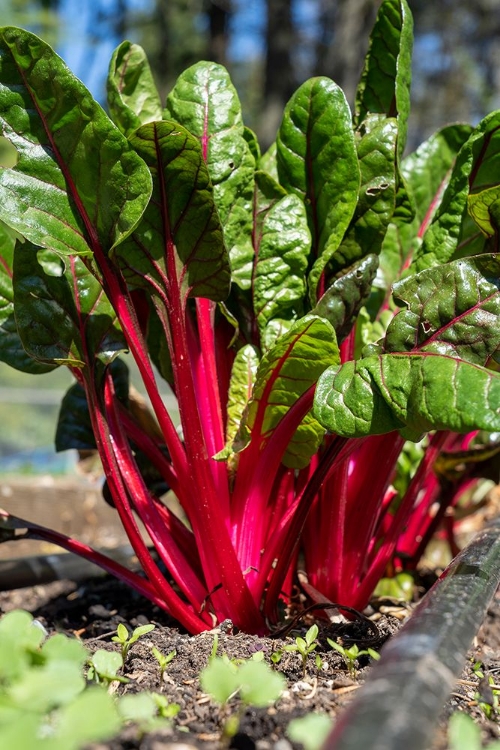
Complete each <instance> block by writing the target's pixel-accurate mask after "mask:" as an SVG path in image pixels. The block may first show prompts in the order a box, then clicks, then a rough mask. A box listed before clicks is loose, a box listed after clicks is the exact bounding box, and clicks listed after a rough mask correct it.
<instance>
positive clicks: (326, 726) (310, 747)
mask: <svg viewBox="0 0 500 750" xmlns="http://www.w3.org/2000/svg"><path fill="white" fill-rule="evenodd" d="M332 726H333V722H332V720H331V719H330V717H329V716H327V715H326V714H317V713H310V714H306V716H301V717H300V718H298V719H292V721H291V722H290V723H289V725H288V727H287V730H286V733H287V735H288V737H289V738H290V739H291V740H292V742H299V743H300V744H301V745H303V747H304V750H319V749H320V747H321V746H322V745H323V742H324V741H325V740H326V738H327V736H328V734H329V732H330V729H331V728H332Z"/></svg>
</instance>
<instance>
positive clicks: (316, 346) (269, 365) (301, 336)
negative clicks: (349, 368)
mask: <svg viewBox="0 0 500 750" xmlns="http://www.w3.org/2000/svg"><path fill="white" fill-rule="evenodd" d="M339 361H340V356H339V350H338V346H337V343H336V340H335V332H334V331H333V328H332V327H331V325H330V324H329V323H328V321H326V320H324V319H323V318H319V317H317V316H315V315H306V316H304V317H303V318H301V319H300V320H298V321H297V322H296V323H294V324H293V325H292V326H291V328H290V330H289V331H288V332H286V333H284V334H283V335H282V336H281V337H280V338H279V339H278V340H277V342H276V343H275V344H274V346H273V347H272V348H271V349H270V350H269V351H268V352H267V353H266V354H265V355H264V357H263V358H262V360H261V362H260V365H259V368H258V370H257V376H256V380H255V385H254V388H253V392H252V398H251V400H250V402H249V404H248V408H247V410H246V413H245V415H244V419H243V423H242V426H241V428H240V433H239V437H238V438H237V440H238V442H239V443H240V445H242V444H243V443H245V435H246V436H248V435H251V439H252V441H253V440H255V441H256V442H257V443H260V444H261V446H263V445H264V444H265V443H266V442H267V441H268V440H269V438H270V436H271V434H272V432H273V431H274V430H275V428H276V427H277V425H278V423H279V422H280V421H281V419H282V418H283V417H284V415H285V414H286V413H287V412H288V410H289V409H290V408H291V407H292V406H293V405H294V404H295V402H296V401H297V399H298V398H299V397H300V396H301V395H302V394H303V393H305V391H306V390H307V389H308V388H310V387H311V386H312V385H313V384H314V383H315V382H316V380H317V379H318V376H319V375H320V373H322V372H323V371H324V370H325V369H326V368H327V367H328V366H329V365H331V364H332V362H337V363H338V362H339ZM323 436H324V429H323V427H322V426H321V425H320V424H319V423H318V422H317V421H316V419H314V417H313V416H312V414H311V413H309V414H308V415H307V416H306V417H305V418H304V420H303V421H302V422H301V424H300V425H299V427H298V429H297V431H296V432H295V434H294V436H293V438H292V440H291V441H290V443H289V445H288V448H287V450H286V453H285V455H284V458H283V463H284V464H285V466H288V467H291V468H298V469H300V468H303V467H305V466H307V465H308V463H309V460H310V458H311V456H312V455H314V453H315V452H316V451H317V450H318V448H319V445H320V443H321V441H322V439H323ZM238 447H239V446H238Z"/></svg>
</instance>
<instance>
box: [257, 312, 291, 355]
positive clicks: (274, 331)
mask: <svg viewBox="0 0 500 750" xmlns="http://www.w3.org/2000/svg"><path fill="white" fill-rule="evenodd" d="M292 325H293V320H284V319H283V318H273V320H270V321H269V323H268V324H267V326H266V328H265V329H264V331H263V332H262V334H261V337H260V345H261V349H262V351H264V352H267V350H268V349H270V348H271V347H272V346H274V344H275V343H276V341H277V340H278V339H279V338H280V336H283V335H284V334H285V333H287V331H289V330H290V328H291V327H292Z"/></svg>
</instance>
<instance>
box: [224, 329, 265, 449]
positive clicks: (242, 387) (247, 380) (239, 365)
mask: <svg viewBox="0 0 500 750" xmlns="http://www.w3.org/2000/svg"><path fill="white" fill-rule="evenodd" d="M258 365H259V355H258V353H257V350H256V349H255V347H253V346H251V344H247V345H246V346H244V347H242V348H241V349H239V350H238V352H237V353H236V357H235V358H234V362H233V367H232V370H231V382H230V385H229V393H228V401H227V427H226V440H227V442H228V444H229V445H231V444H232V442H233V440H234V439H235V437H236V433H237V432H238V427H239V425H240V422H241V418H242V416H243V412H244V410H245V407H246V405H247V403H248V401H249V399H250V396H251V395H252V388H253V384H254V382H255V375H256V372H257V367H258Z"/></svg>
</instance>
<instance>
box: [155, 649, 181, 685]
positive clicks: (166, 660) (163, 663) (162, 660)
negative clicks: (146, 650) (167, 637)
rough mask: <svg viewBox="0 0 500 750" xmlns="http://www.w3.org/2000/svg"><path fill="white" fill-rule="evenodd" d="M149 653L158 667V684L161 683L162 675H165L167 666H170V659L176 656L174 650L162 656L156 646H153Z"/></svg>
mask: <svg viewBox="0 0 500 750" xmlns="http://www.w3.org/2000/svg"><path fill="white" fill-rule="evenodd" d="M151 653H152V654H153V656H154V657H155V659H156V661H157V662H158V664H159V665H160V682H163V675H164V674H165V670H166V668H167V666H168V664H170V662H171V661H172V659H173V658H174V657H175V656H176V655H177V651H176V650H175V648H174V649H173V651H170V652H169V653H168V654H162V652H161V651H159V650H158V649H157V648H156V646H153V648H152V649H151Z"/></svg>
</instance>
